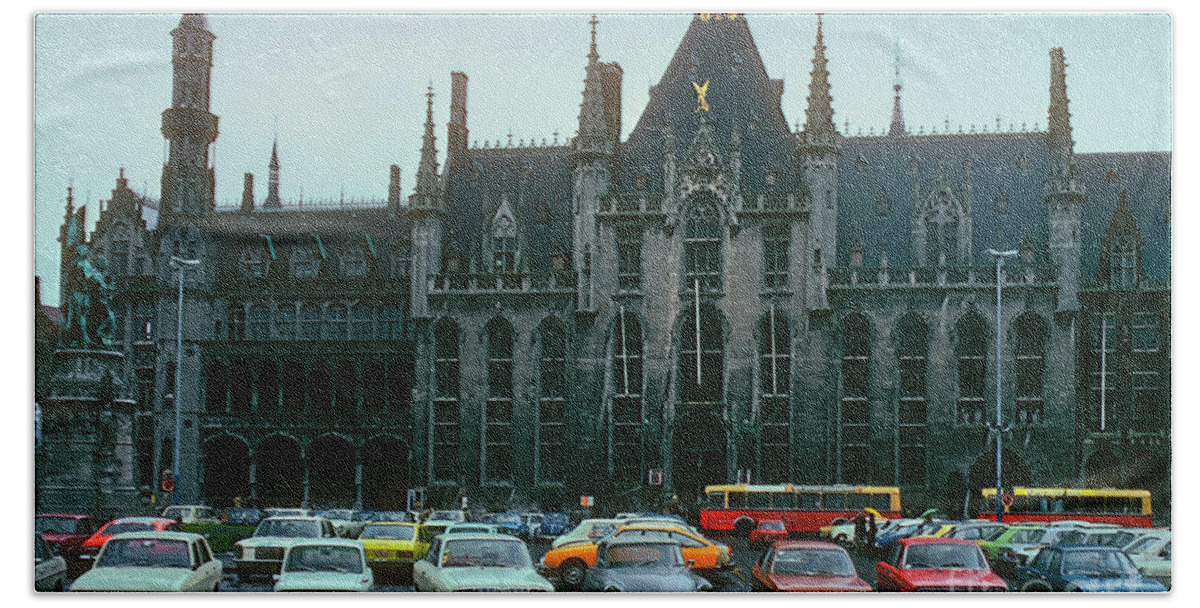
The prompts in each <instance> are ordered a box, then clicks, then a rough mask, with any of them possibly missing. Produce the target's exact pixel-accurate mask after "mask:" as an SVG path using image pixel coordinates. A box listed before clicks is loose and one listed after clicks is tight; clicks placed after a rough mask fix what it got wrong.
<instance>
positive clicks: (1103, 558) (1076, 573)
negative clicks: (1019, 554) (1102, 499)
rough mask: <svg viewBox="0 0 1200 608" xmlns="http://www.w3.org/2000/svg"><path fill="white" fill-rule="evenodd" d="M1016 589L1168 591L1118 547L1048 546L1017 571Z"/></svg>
mask: <svg viewBox="0 0 1200 608" xmlns="http://www.w3.org/2000/svg"><path fill="white" fill-rule="evenodd" d="M1012 585H1013V588H1014V589H1020V590H1021V591H1166V590H1167V588H1166V586H1164V585H1163V584H1162V583H1160V582H1158V581H1156V580H1154V579H1151V578H1148V577H1146V576H1145V575H1143V574H1142V573H1141V572H1138V569H1137V566H1135V565H1134V564H1133V561H1132V560H1130V559H1129V556H1128V555H1125V553H1124V552H1123V551H1121V550H1120V549H1118V548H1116V547H1099V546H1080V545H1076V546H1062V545H1055V546H1052V547H1046V548H1044V549H1042V550H1040V551H1038V552H1037V555H1035V556H1034V557H1033V559H1031V560H1029V563H1028V564H1026V565H1024V566H1021V567H1020V568H1017V572H1016V576H1014V577H1013V580H1012Z"/></svg>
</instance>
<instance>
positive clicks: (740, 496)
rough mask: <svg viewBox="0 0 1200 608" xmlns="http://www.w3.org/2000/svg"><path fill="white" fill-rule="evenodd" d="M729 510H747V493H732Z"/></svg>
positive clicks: (730, 494)
mask: <svg viewBox="0 0 1200 608" xmlns="http://www.w3.org/2000/svg"><path fill="white" fill-rule="evenodd" d="M729 508H730V509H744V508H746V493H745V492H730V493H729Z"/></svg>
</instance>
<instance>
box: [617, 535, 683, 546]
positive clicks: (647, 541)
mask: <svg viewBox="0 0 1200 608" xmlns="http://www.w3.org/2000/svg"><path fill="white" fill-rule="evenodd" d="M600 545H604V546H606V547H612V546H614V545H675V546H682V545H680V544H679V543H678V542H677V541H673V540H670V539H662V538H637V537H634V538H615V537H608V538H605V539H604V540H602V541H600V542H598V543H596V546H597V547H599V546H600Z"/></svg>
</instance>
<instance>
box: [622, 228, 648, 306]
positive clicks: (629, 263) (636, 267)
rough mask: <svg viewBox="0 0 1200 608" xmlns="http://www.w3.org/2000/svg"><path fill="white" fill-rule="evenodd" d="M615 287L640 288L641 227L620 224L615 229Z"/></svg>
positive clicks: (629, 289)
mask: <svg viewBox="0 0 1200 608" xmlns="http://www.w3.org/2000/svg"><path fill="white" fill-rule="evenodd" d="M617 288H618V289H619V290H620V291H640V290H641V288H642V229H641V227H639V226H622V227H620V228H618V229H617Z"/></svg>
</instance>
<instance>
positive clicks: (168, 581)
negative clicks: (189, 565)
mask: <svg viewBox="0 0 1200 608" xmlns="http://www.w3.org/2000/svg"><path fill="white" fill-rule="evenodd" d="M191 573H192V571H191V570H188V569H186V568H135V567H131V568H115V567H114V568H92V569H91V570H88V571H87V572H85V573H83V575H82V576H80V577H79V578H77V579H75V582H74V583H71V591H179V590H180V589H181V588H182V587H183V582H184V581H185V580H186V579H187V577H188V576H189V575H191Z"/></svg>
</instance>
